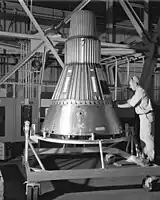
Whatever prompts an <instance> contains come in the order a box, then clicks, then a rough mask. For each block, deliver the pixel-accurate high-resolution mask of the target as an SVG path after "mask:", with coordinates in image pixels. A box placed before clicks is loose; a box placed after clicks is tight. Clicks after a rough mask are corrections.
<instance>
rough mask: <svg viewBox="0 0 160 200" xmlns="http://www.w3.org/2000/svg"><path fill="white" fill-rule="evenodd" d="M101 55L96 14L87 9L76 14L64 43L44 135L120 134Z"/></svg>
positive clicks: (73, 16) (43, 130)
mask: <svg viewBox="0 0 160 200" xmlns="http://www.w3.org/2000/svg"><path fill="white" fill-rule="evenodd" d="M100 56H101V55H100V41H99V40H98V38H97V35H96V20H95V16H94V14H93V13H92V12H90V11H86V10H83V11H78V12H75V13H74V14H73V15H72V16H71V22H70V31H69V38H68V40H67V41H66V43H65V67H64V69H63V71H62V73H61V76H60V78H59V81H58V84H57V86H56V88H55V91H54V94H53V97H52V105H51V106H50V108H49V110H48V113H47V116H46V117H45V120H44V123H43V126H42V132H48V133H49V135H50V136H52V137H53V136H57V135H62V136H88V135H93V134H95V135H97V136H101V135H103V136H104V135H106V136H115V135H117V134H121V130H122V129H121V125H120V122H119V119H118V117H117V115H116V113H115V110H114V108H113V102H112V98H111V95H110V92H109V89H108V85H107V82H106V79H104V78H102V77H104V72H103V70H102V69H101V66H100V64H99V63H100ZM52 134H53V135H52Z"/></svg>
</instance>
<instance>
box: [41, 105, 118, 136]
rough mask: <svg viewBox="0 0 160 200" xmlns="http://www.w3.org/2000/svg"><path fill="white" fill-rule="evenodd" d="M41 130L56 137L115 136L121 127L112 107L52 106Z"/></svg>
mask: <svg viewBox="0 0 160 200" xmlns="http://www.w3.org/2000/svg"><path fill="white" fill-rule="evenodd" d="M42 129H43V130H45V132H48V133H50V134H57V135H66V136H70V135H77V136H84V135H91V134H93V133H94V134H99V135H115V134H120V133H121V125H120V123H119V120H118V118H117V116H116V113H115V112H114V110H113V108H112V105H104V104H101V105H72V104H71V103H67V104H65V105H56V104H55V105H52V106H51V108H50V110H49V111H48V114H47V117H46V118H45V121H44V123H43V128H42Z"/></svg>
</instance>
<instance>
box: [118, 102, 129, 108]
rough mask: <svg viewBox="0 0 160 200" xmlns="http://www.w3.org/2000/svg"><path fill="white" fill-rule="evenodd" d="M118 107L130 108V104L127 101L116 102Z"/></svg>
mask: <svg viewBox="0 0 160 200" xmlns="http://www.w3.org/2000/svg"><path fill="white" fill-rule="evenodd" d="M117 106H118V108H131V107H132V106H131V105H130V104H129V103H124V104H117Z"/></svg>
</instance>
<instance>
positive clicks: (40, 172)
mask: <svg viewBox="0 0 160 200" xmlns="http://www.w3.org/2000/svg"><path fill="white" fill-rule="evenodd" d="M24 130H25V150H24V163H23V164H24V166H25V172H26V195H27V199H28V200H29V199H34V200H37V198H38V197H37V196H38V195H39V192H40V183H41V182H44V181H51V180H52V181H53V180H71V179H86V178H106V181H107V178H108V179H109V180H110V178H118V177H122V176H125V177H127V176H128V177H131V176H132V175H133V174H134V176H141V180H142V178H143V177H144V176H145V175H147V174H152V175H157V174H158V173H159V170H160V167H159V166H156V167H154V168H152V167H144V165H143V163H142V162H141V160H140V159H139V158H136V159H135V160H134V161H133V162H135V163H136V164H137V165H138V166H136V167H135V166H132V167H126V168H125V167H124V168H123V167H122V168H106V165H105V161H104V156H103V154H105V153H106V154H107V153H110V154H119V155H121V156H122V157H124V158H125V159H128V158H129V157H130V156H131V155H130V154H128V153H126V152H125V151H122V150H120V149H117V148H113V146H114V145H115V144H117V143H119V142H122V141H130V139H129V138H130V137H131V136H126V137H124V138H118V139H113V140H111V141H110V142H109V139H108V140H84V141H81V140H62V139H52V138H51V139H48V138H44V137H42V136H39V135H36V134H35V133H34V131H33V129H31V128H30V123H29V121H26V122H25V127H24ZM39 140H43V141H47V142H54V143H61V144H63V143H66V144H85V145H86V144H89V145H92V144H94V145H96V144H97V147H84V148H83V147H74V148H68V147H67V148H64V147H62V148H53V149H40V148H34V146H33V144H32V142H33V141H34V142H36V143H38V141H39ZM113 142H114V143H113ZM109 143H111V144H110V145H109V146H107V147H104V146H103V144H109ZM73 152H74V153H98V152H99V153H100V159H101V168H98V169H69V170H68V169H67V170H46V169H45V167H44V165H43V163H42V162H41V159H40V155H49V154H50V155H56V154H58V155H64V154H69V153H70V154H71V153H73ZM31 155H32V156H33V155H34V156H35V158H36V160H37V162H38V164H39V166H40V168H33V167H31V166H30V165H29V157H30V156H31ZM77 155H78V154H77ZM36 195H37V196H36Z"/></svg>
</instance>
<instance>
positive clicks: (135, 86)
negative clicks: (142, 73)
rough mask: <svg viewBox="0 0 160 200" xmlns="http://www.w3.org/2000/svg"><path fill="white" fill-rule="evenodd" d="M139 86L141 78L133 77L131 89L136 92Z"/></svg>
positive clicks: (130, 83)
mask: <svg viewBox="0 0 160 200" xmlns="http://www.w3.org/2000/svg"><path fill="white" fill-rule="evenodd" d="M138 85H139V78H138V77H137V76H133V77H132V78H130V81H129V87H130V88H131V89H132V90H133V91H135V90H136V88H137V86H138Z"/></svg>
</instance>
